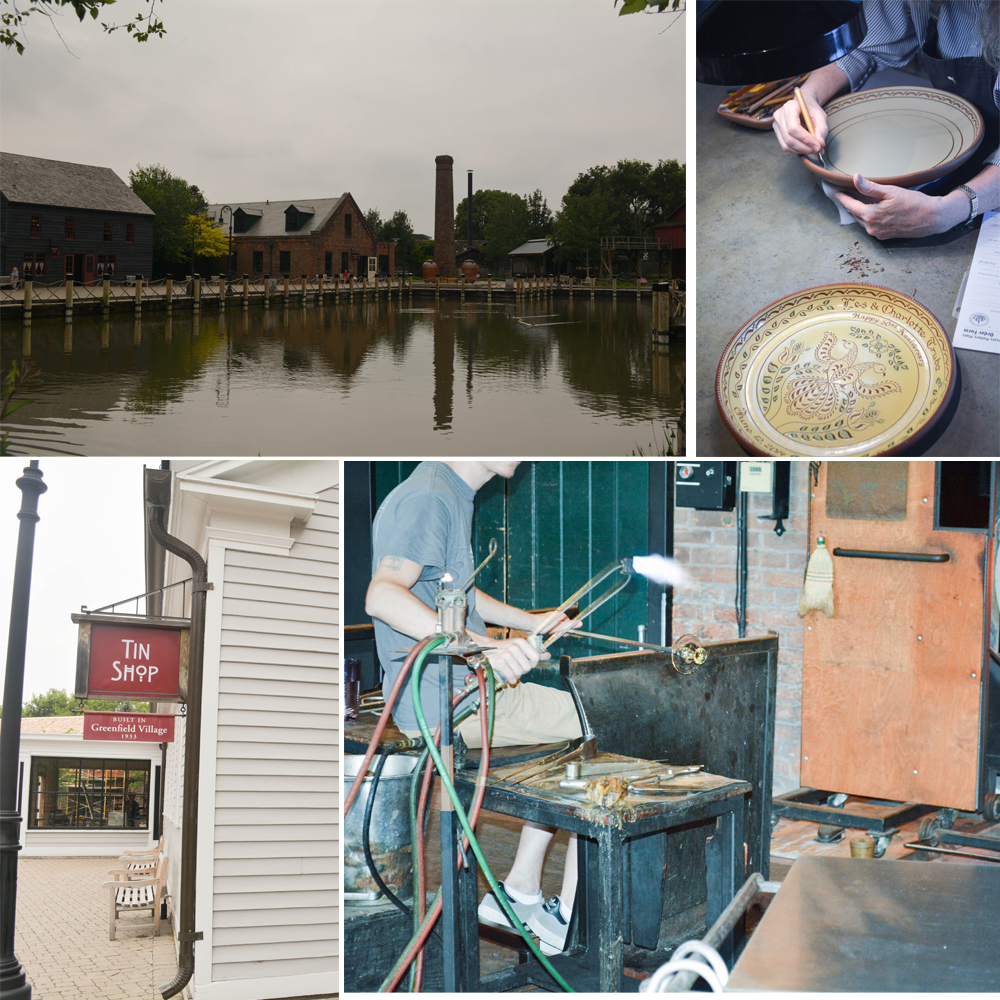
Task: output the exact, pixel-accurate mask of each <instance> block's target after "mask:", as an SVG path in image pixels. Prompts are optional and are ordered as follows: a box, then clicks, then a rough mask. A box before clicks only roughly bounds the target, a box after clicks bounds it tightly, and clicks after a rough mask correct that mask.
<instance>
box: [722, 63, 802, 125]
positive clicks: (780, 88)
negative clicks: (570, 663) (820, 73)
mask: <svg viewBox="0 0 1000 1000" xmlns="http://www.w3.org/2000/svg"><path fill="white" fill-rule="evenodd" d="M808 79H809V74H808V73H803V74H802V75H801V76H790V77H787V78H786V79H784V80H773V81H771V82H770V83H755V84H753V85H750V86H746V87H740V89H739V90H736V91H734V92H733V93H732V94H730V95H729V96H728V97H727V98H726V99H725V100H724V101H723V102H722V103H721V104H720V105H719V106H718V108H716V111H717V112H718V113H719V114H720V115H722V117H723V118H725V119H727V120H728V121H731V122H735V123H736V124H737V125H744V126H746V127H747V128H757V129H770V127H771V124H772V123H773V121H774V112H775V110H777V109H778V108H780V107H781V105H782V104H784V103H785V102H786V101H788V100H793V99H794V95H793V93H792V91H793V89H794V88H795V87H801V86H802V84H803V83H805V82H806V80H808ZM771 95H776V96H775V97H774V98H773V103H767V102H768V101H769V100H770V99H771ZM779 98H780V100H779ZM762 100H763V101H765V104H764V105H762V106H761V107H760V108H758V109H757V110H756V111H754V112H753V113H752V114H746V113H745V112H746V109H747V108H749V107H752V106H753V105H754V104H756V103H757V102H759V101H762ZM740 108H742V109H743V112H741V111H739V110H738V109H740ZM768 108H770V114H767V115H765V116H764V117H763V118H758V117H757V116H758V115H760V114H763V112H765V111H767V109H768Z"/></svg>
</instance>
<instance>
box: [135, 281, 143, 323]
mask: <svg viewBox="0 0 1000 1000" xmlns="http://www.w3.org/2000/svg"><path fill="white" fill-rule="evenodd" d="M141 312H142V275H141V274H137V275H136V276H135V313H136V315H137V316H138V315H139V313H141Z"/></svg>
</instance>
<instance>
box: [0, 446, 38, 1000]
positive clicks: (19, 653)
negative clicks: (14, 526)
mask: <svg viewBox="0 0 1000 1000" xmlns="http://www.w3.org/2000/svg"><path fill="white" fill-rule="evenodd" d="M16 485H17V488H18V489H19V490H20V491H21V509H20V510H19V511H18V512H17V517H18V520H19V521H20V522H21V526H20V528H19V529H18V536H17V557H16V559H15V562H14V586H13V589H12V591H11V598H10V632H9V633H8V637H7V673H6V676H5V678H4V685H3V704H4V707H5V708H6V712H4V714H3V718H2V719H0V778H2V780H0V949H2V950H0V996H3V997H4V1000H30V998H31V986H30V985H29V984H28V980H27V977H26V976H25V974H24V970H23V969H22V968H21V963H20V962H19V961H18V960H17V956H16V955H15V954H14V922H15V918H16V914H17V852H18V851H19V850H20V849H21V845H20V835H19V834H20V828H21V815H20V813H19V812H18V808H17V785H18V781H17V777H18V751H19V749H20V745H21V699H22V697H23V695H24V649H25V646H26V644H27V641H28V598H29V596H30V593H31V560H32V555H33V552H34V547H35V524H36V523H37V521H38V498H39V496H41V494H43V493H44V492H45V491H46V490H47V489H48V487H47V486H46V485H45V483H43V482H42V473H41V470H40V469H39V468H38V462H37V461H32V462H29V464H28V468H26V469H25V470H24V474H23V475H22V476H21V478H20V479H18V480H17V483H16Z"/></svg>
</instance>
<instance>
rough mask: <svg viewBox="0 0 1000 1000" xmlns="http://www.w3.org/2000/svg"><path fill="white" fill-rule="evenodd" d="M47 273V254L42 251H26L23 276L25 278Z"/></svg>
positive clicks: (28, 278) (38, 276)
mask: <svg viewBox="0 0 1000 1000" xmlns="http://www.w3.org/2000/svg"><path fill="white" fill-rule="evenodd" d="M44 275H45V254H44V253H43V252H42V251H39V252H38V253H32V252H31V251H30V250H25V252H24V270H23V271H22V272H21V276H22V277H23V278H24V279H25V280H30V279H31V278H40V277H43V276H44Z"/></svg>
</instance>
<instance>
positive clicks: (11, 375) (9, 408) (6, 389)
mask: <svg viewBox="0 0 1000 1000" xmlns="http://www.w3.org/2000/svg"><path fill="white" fill-rule="evenodd" d="M37 374H38V369H37V368H36V367H35V363H34V362H33V361H28V362H26V363H25V365H24V370H23V371H22V370H21V369H20V368H19V367H18V364H17V362H16V361H12V362H11V363H10V368H9V370H8V371H7V372H5V373H4V376H3V408H2V412H0V422H3V423H7V421H8V420H9V419H10V415H11V414H12V413H13V412H14V411H15V410H19V409H20V408H21V407H22V406H24V405H25V403H33V402H34V400H33V399H19V400H18V401H17V402H16V403H14V402H11V400H12V399H13V398H14V396H15V394H17V393H18V392H20V390H21V389H22V388H23V386H24V383H25V382H27V381H28V380H29V379H32V378H34V377H35V376H36V375H37ZM9 434H10V431H9V430H6V431H4V432H3V435H2V436H0V455H9V454H10V452H9V451H8V450H7V437H8V436H9Z"/></svg>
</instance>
